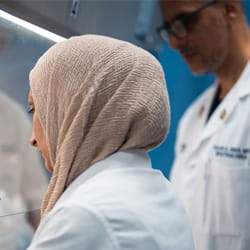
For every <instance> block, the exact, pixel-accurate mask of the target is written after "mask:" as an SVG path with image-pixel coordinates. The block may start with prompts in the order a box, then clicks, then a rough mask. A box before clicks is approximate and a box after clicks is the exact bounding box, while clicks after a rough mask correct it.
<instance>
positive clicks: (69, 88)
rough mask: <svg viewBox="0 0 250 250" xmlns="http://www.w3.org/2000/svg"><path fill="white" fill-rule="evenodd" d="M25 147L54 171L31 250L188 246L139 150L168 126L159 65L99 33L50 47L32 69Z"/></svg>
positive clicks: (172, 206) (184, 228) (183, 225)
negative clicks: (29, 134) (30, 118)
mask: <svg viewBox="0 0 250 250" xmlns="http://www.w3.org/2000/svg"><path fill="white" fill-rule="evenodd" d="M28 101H29V103H30V106H31V111H32V112H33V126H34V127H33V134H32V137H31V144H32V145H33V146H37V147H38V148H39V150H40V151H41V153H42V155H43V157H44V159H45V163H46V167H47V168H48V169H49V170H50V171H51V172H52V178H51V181H50V185H49V188H48V191H47V193H46V195H45V197H44V200H43V203H42V208H41V215H42V220H41V224H40V226H39V228H38V230H37V232H36V234H35V236H34V238H33V241H32V243H31V246H30V247H29V250H35V249H37V250H38V249H39V250H42V249H44V250H45V249H46V250H64V249H65V250H70V249H71V250H73V249H74V250H78V249H79V250H80V249H82V250H120V249H123V250H158V249H159V250H160V249H161V250H163V249H164V250H178V249H179V250H191V249H193V241H192V235H191V229H190V226H189V223H188V220H187V217H186V214H185V212H184V209H183V207H182V205H181V204H180V203H179V200H178V199H177V198H176V195H175V193H174V192H173V190H172V188H171V186H170V185H169V183H168V181H167V180H166V179H165V178H164V176H163V175H162V173H161V172H160V171H159V170H154V169H152V167H151V163H150V159H149V157H148V155H147V151H148V150H150V149H152V148H154V147H156V146H158V145H159V144H160V143H161V142H162V141H163V140H164V138H165V136H166V134H167V131H168V128H169V102H168V94H167V90H166V86H165V80H164V74H163V71H162V68H161V66H160V64H159V63H158V62H157V60H156V59H155V58H154V57H153V56H152V55H150V54H149V53H147V52H146V51H144V50H143V49H140V48H138V47H136V46H134V45H132V44H130V43H127V42H123V41H120V40H116V39H112V38H109V37H104V36H97V35H84V36H79V37H73V38H71V39H68V40H66V41H64V42H61V43H58V44H56V45H54V46H53V47H51V48H50V49H49V50H48V51H47V52H46V53H45V54H44V55H43V56H42V57H41V58H40V59H39V61H38V62H37V64H36V65H35V67H34V69H33V70H32V71H31V73H30V94H29V100H28Z"/></svg>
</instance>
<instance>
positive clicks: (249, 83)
mask: <svg viewBox="0 0 250 250" xmlns="http://www.w3.org/2000/svg"><path fill="white" fill-rule="evenodd" d="M237 85H238V88H239V91H238V97H239V98H244V97H245V96H247V95H250V61H248V63H247V65H246V67H245V69H244V71H243V73H242V74H241V76H240V78H239V80H238V81H237V83H236V86H237Z"/></svg>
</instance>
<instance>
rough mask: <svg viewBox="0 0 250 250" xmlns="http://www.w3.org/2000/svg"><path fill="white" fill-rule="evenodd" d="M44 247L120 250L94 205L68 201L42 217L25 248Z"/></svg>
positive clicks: (34, 249)
mask: <svg viewBox="0 0 250 250" xmlns="http://www.w3.org/2000/svg"><path fill="white" fill-rule="evenodd" d="M44 229H46V230H44ZM45 249H46V250H58V249H60V250H68V249H74V250H89V249H95V250H106V249H109V250H113V249H117V250H119V247H118V245H117V244H116V242H115V240H114V239H113V238H112V234H110V233H109V228H108V226H107V225H106V224H105V221H103V219H102V217H101V215H100V214H98V211H97V210H96V209H95V208H93V207H91V206H89V205H86V204H85V205H78V204H76V203H72V202H71V203H64V204H63V205H62V206H59V207H57V208H56V209H54V210H53V211H51V212H50V213H49V214H48V215H47V216H46V217H45V218H44V220H43V225H42V227H39V228H38V230H37V232H36V235H35V237H34V239H33V244H32V246H31V247H30V248H28V250H45Z"/></svg>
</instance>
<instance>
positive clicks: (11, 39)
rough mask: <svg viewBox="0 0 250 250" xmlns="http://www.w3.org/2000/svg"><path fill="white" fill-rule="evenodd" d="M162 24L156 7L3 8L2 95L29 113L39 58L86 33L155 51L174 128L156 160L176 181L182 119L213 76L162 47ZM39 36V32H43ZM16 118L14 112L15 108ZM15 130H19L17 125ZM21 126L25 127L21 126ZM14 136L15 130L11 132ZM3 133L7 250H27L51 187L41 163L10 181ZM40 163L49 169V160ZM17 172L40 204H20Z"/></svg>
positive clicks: (86, 1)
mask: <svg viewBox="0 0 250 250" xmlns="http://www.w3.org/2000/svg"><path fill="white" fill-rule="evenodd" d="M244 4H245V9H246V14H247V16H248V18H249V16H250V2H248V1H244ZM8 13H9V14H11V15H13V16H14V17H18V18H20V19H18V20H16V21H15V22H13V16H10V15H8ZM14 19H15V18H14ZM11 20H12V21H11ZM22 20H25V21H27V22H28V23H31V24H35V25H37V26H39V27H42V28H44V29H46V30H48V31H50V32H53V33H55V34H57V35H59V37H58V36H57V37H52V38H51V37H50V38H48V35H45V36H44V35H41V34H38V33H35V32H33V31H31V30H29V29H27V28H24V27H22V26H21V23H22ZM161 23H162V19H161V13H160V10H159V6H158V2H157V0H17V1H13V0H7V1H0V93H1V92H3V93H5V94H7V95H8V96H9V97H11V98H12V99H13V100H14V101H15V102H16V103H17V106H19V107H21V108H22V109H24V110H26V111H28V110H29V106H28V104H27V96H28V92H29V80H28V77H29V72H30V70H31V69H32V68H33V66H34V64H35V63H36V61H37V60H38V58H39V57H40V56H41V55H42V54H43V53H44V52H45V51H46V50H47V49H48V48H49V47H50V46H52V45H53V44H54V43H55V42H57V41H61V40H63V39H64V38H68V37H71V36H74V35H80V34H100V35H107V36H111V37H114V38H118V39H122V40H125V41H129V42H131V43H133V44H136V45H138V46H140V47H142V48H144V49H146V50H148V51H149V52H150V53H152V54H153V55H154V56H155V57H156V58H157V59H158V60H159V61H160V63H161V64H162V66H163V68H164V71H165V75H166V81H167V88H168V91H169V97H170V103H171V128H170V131H169V134H168V137H167V138H166V140H165V141H164V143H163V144H162V145H161V146H159V147H158V148H156V149H154V150H152V151H151V152H150V157H151V160H152V163H153V167H154V168H157V169H161V170H162V172H163V173H164V175H165V176H166V177H169V173H170V169H171V166H172V162H173V158H174V143H175V137H176V129H177V125H178V122H179V119H180V117H181V116H182V114H183V112H184V111H185V109H186V108H187V107H188V105H189V104H190V103H191V102H192V101H193V100H194V99H195V98H196V97H197V96H198V95H199V94H200V92H201V91H203V90H204V89H205V88H207V87H208V86H209V85H210V84H212V83H213V81H214V76H213V75H207V76H203V77H194V76H193V75H192V73H191V72H190V70H189V68H188V66H187V65H186V63H185V62H184V61H183V59H182V58H181V56H180V55H179V54H178V53H177V52H175V51H173V50H171V49H170V48H169V47H168V46H167V45H166V44H164V43H162V41H161V40H160V38H159V37H158V34H157V32H156V29H157V27H159V26H160V25H161ZM35 29H36V30H37V28H35ZM0 97H1V96H0ZM0 99H1V98H0ZM9 108H10V107H8V105H7V106H5V107H3V106H2V105H1V103H0V112H1V110H2V113H3V110H4V111H5V113H6V111H7V112H8V110H9ZM9 112H12V111H11V109H10V110H9ZM0 114H1V113H0ZM1 117H2V116H0V129H1V126H3V125H2V124H6V123H5V121H4V120H2V121H1V119H4V118H1ZM30 118H31V117H30ZM30 118H29V119H30ZM16 123H19V121H18V119H16ZM10 125H11V124H10ZM4 126H6V125H4ZM7 126H8V125H7ZM20 126H22V125H20V124H19V127H20ZM13 127H14V126H13ZM10 129H11V128H10ZM10 129H9V131H11V130H10ZM14 130H15V129H13V133H12V132H11V134H13V137H14V142H15V140H16V142H17V144H18V143H19V141H18V139H16V138H18V132H17V131H14ZM3 131H5V130H4V129H3V127H2V131H1V132H2V135H1V140H0V153H1V154H0V169H1V170H0V171H1V172H0V249H5V250H22V249H26V247H27V246H28V245H29V242H30V240H31V238H32V234H33V230H34V229H35V228H36V225H34V223H33V222H34V218H35V217H36V218H38V219H39V213H40V212H39V207H40V203H41V200H42V197H43V193H44V191H43V188H44V187H45V186H46V185H47V184H46V183H45V185H43V187H42V185H39V180H40V181H41V176H40V177H39V176H38V172H35V171H37V169H38V167H39V166H36V165H37V164H33V163H32V164H33V165H35V166H33V165H32V164H31V168H32V169H33V167H34V169H35V171H34V172H31V171H30V170H28V171H27V173H29V176H28V175H27V174H25V173H23V172H24V171H22V169H20V166H19V165H20V164H21V162H20V164H18V160H17V159H15V161H16V163H17V164H16V165H14V164H12V167H13V168H12V169H11V171H12V175H10V176H13V178H12V179H10V180H8V179H7V178H6V176H7V175H6V173H7V172H8V171H9V174H10V173H11V172H10V169H9V166H6V165H8V164H7V163H6V162H3V161H1V159H3V158H4V157H5V158H6V159H7V160H8V161H9V160H11V159H9V158H11V157H9V156H8V157H7V156H4V153H3V152H2V151H4V150H6V147H5V148H4V146H5V145H4V142H3V141H4V140H3V138H6V141H7V142H8V139H9V138H8V135H5V137H4V136H3V133H5V132H3ZM30 133H31V129H30ZM16 134H17V135H16ZM25 141H26V140H25ZM25 144H26V142H25ZM27 144H28V139H27ZM3 145H4V146H3ZM24 147H25V145H24ZM1 157H2V158H1ZM40 160H41V162H42V159H40ZM24 165H25V164H24ZM42 165H43V163H42ZM43 168H44V167H43ZM42 171H43V172H44V175H45V176H46V179H49V174H48V173H47V172H46V170H45V168H44V169H42ZM16 173H19V177H18V178H19V179H18V180H19V182H20V183H21V182H22V183H26V182H27V185H26V191H25V192H26V193H27V195H26V196H28V198H29V199H33V198H34V197H35V199H36V202H33V203H27V204H28V205H27V204H25V203H24V202H26V201H25V199H23V200H22V199H21V198H20V197H22V195H23V190H22V189H21V188H20V189H18V187H19V186H18V185H16V184H17V181H16V179H15V178H16V176H15V174H16ZM7 174H8V173H7ZM40 175H41V173H40ZM14 177H15V178H14ZM31 180H33V184H35V185H36V186H39V188H40V187H41V190H36V193H37V195H35V190H34V187H32V185H33V184H32V181H31ZM4 182H6V183H7V184H6V185H7V186H9V189H10V190H6V185H5V184H4ZM14 184H15V185H16V186H17V189H16V191H15V192H16V193H15V196H14V198H15V199H14V198H13V197H11V195H9V191H11V192H12V193H14V191H13V190H12V188H13V185H14ZM28 184H29V185H28ZM31 184H32V185H31ZM20 185H21V184H20ZM30 185H31V186H30ZM10 198H11V199H10ZM19 198H20V199H19ZM31 211H33V212H31ZM32 219H33V220H32ZM13 239H15V240H13ZM3 246H4V247H3Z"/></svg>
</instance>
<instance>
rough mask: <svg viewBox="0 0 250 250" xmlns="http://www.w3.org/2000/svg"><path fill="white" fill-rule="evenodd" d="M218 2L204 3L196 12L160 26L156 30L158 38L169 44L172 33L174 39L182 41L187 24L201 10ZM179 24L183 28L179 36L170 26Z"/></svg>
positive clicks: (215, 0) (186, 33)
mask: <svg viewBox="0 0 250 250" xmlns="http://www.w3.org/2000/svg"><path fill="white" fill-rule="evenodd" d="M217 2H218V0H213V1H210V2H207V3H205V4H204V5H203V6H201V7H200V8H198V9H197V10H194V11H193V12H191V13H188V14H185V15H183V16H181V17H179V18H176V19H174V20H172V21H171V22H165V23H164V24H163V25H162V26H160V27H159V28H158V29H157V32H158V34H159V36H160V37H161V39H162V40H163V41H165V42H167V43H169V35H170V34H171V33H172V34H173V35H174V36H175V37H176V38H178V39H183V38H185V37H186V36H187V35H188V28H187V23H188V21H189V20H190V19H191V18H192V17H194V16H196V15H198V14H199V13H200V12H201V11H202V10H204V9H206V8H207V7H209V6H211V5H213V4H215V3H217ZM176 22H179V23H180V24H181V25H182V28H184V29H183V30H184V31H185V34H184V35H182V36H180V35H178V34H177V33H176V31H174V30H173V29H172V28H171V26H172V24H173V23H176ZM162 32H165V35H163V34H162Z"/></svg>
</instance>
